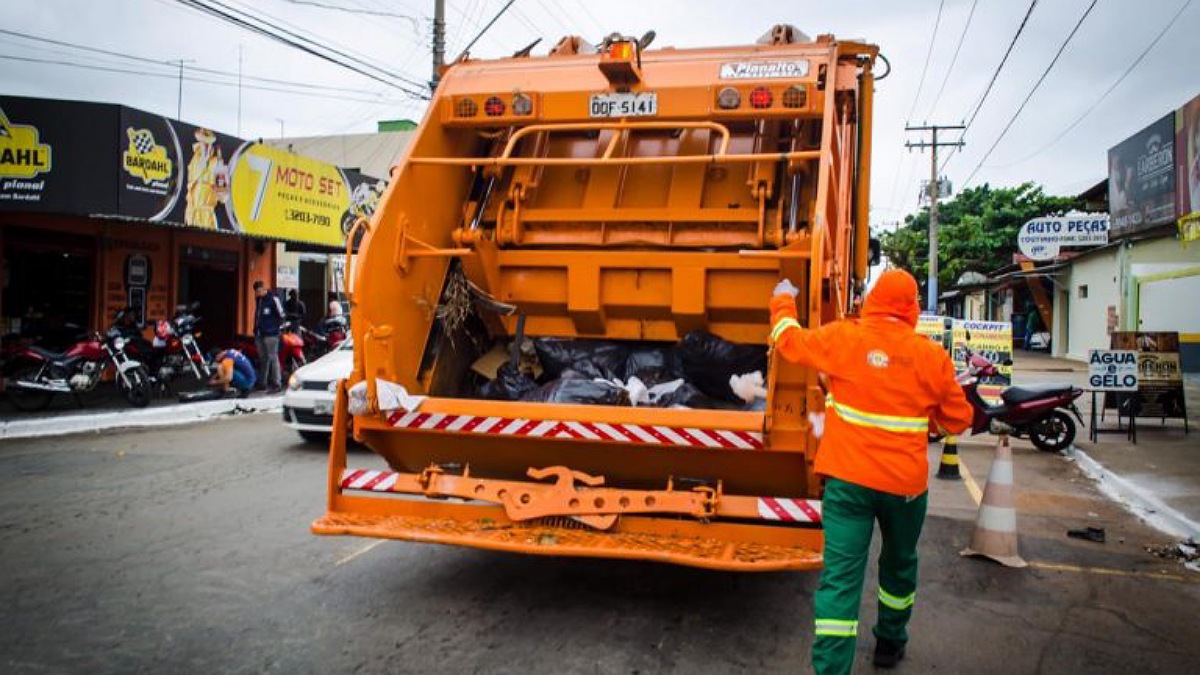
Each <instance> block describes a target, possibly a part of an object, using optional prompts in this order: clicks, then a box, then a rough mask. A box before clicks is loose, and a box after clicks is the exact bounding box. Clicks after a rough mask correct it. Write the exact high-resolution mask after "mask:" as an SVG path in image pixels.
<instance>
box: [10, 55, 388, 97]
mask: <svg viewBox="0 0 1200 675" xmlns="http://www.w3.org/2000/svg"><path fill="white" fill-rule="evenodd" d="M0 59H3V60H6V61H21V62H24V63H41V64H46V65H54V66H68V67H71V68H83V69H86V70H96V71H102V72H109V73H122V74H126V75H139V76H144V77H158V78H165V79H168V80H177V79H179V75H178V74H176V73H156V72H152V71H148V70H133V69H130V68H118V67H116V66H101V65H95V64H90V63H77V62H74V61H63V60H57V59H39V58H34V57H31V56H17V55H15V54H0ZM183 79H184V80H185V81H187V82H201V83H204V84H213V85H217V86H220V87H236V86H237V83H236V82H222V81H220V80H210V79H208V78H203V77H193V76H190V75H184V76H183ZM242 86H243V87H244V88H246V89H255V90H258V91H271V92H276V93H280V94H292V95H295V96H309V97H312V98H324V99H330V100H339V101H356V102H361V103H388V104H391V103H398V102H399V101H396V100H390V101H389V100H386V99H365V98H358V97H354V96H340V95H336V94H321V93H317V92H313V91H305V90H303V89H299V90H297V89H284V88H282V87H267V86H262V85H249V84H243V85H242Z"/></svg>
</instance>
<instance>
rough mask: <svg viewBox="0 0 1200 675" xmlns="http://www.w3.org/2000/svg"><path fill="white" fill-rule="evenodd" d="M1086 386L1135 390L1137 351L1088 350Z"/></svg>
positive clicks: (1095, 389) (1114, 389)
mask: <svg viewBox="0 0 1200 675" xmlns="http://www.w3.org/2000/svg"><path fill="white" fill-rule="evenodd" d="M1088 388H1089V389H1092V390H1094V391H1137V388H1138V357H1137V352H1135V351H1133V350H1127V349H1093V350H1091V351H1090V352H1088Z"/></svg>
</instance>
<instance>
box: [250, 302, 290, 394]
mask: <svg viewBox="0 0 1200 675" xmlns="http://www.w3.org/2000/svg"><path fill="white" fill-rule="evenodd" d="M254 297H255V303H254V346H255V347H256V348H257V349H258V369H259V372H260V373H262V383H261V384H262V385H263V386H265V387H267V393H270V394H276V393H279V392H280V391H282V389H283V376H282V374H281V373H280V370H279V332H280V330H281V329H282V328H283V321H284V318H285V313H284V310H283V303H282V302H280V301H279V296H277V295H275V293H274V292H272V291H271V290H270V289H268V288H267V287H266V285H265V284H263V282H262V281H255V282H254Z"/></svg>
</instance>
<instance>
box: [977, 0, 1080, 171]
mask: <svg viewBox="0 0 1200 675" xmlns="http://www.w3.org/2000/svg"><path fill="white" fill-rule="evenodd" d="M1099 1H1100V0H1092V2H1091V3H1090V4H1088V6H1087V9H1085V10H1083V14H1082V15H1081V16H1080V17H1079V20H1078V21H1076V22H1075V26H1074V27H1073V28H1072V29H1071V32H1070V33H1068V34H1067V38H1066V39H1065V40H1063V42H1062V44H1061V45H1059V46H1058V51H1056V52H1055V53H1054V58H1053V59H1051V60H1050V64H1049V65H1047V66H1046V69H1045V70H1043V71H1042V75H1041V77H1039V78H1038V79H1037V82H1034V83H1033V87H1032V88H1030V90H1029V93H1028V94H1026V95H1025V100H1023V101H1021V105H1019V106H1017V111H1016V112H1014V113H1013V114H1012V117H1010V118H1009V119H1008V123H1007V124H1005V125H1004V128H1003V129H1001V130H1000V135H999V136H997V137H996V140H995V141H993V142H992V145H991V147H989V148H988V150H987V152H985V153H983V157H982V158H981V159H980V160H979V163H978V164H976V165H975V168H974V169H973V170H972V171H971V175H969V176H967V179H966V180H965V181H963V187H966V186H967V185H969V184H970V183H971V179H973V178H975V175H976V174H977V173H979V169H980V168H981V167H982V166H983V163H984V162H986V161H987V159H988V157H991V156H992V152H993V151H994V150H995V149H996V146H997V145H1000V141H1002V140H1004V136H1005V135H1006V134H1007V133H1008V130H1009V129H1011V128H1012V125H1013V124H1014V123H1016V121H1017V118H1018V117H1020V116H1021V113H1022V112H1023V111H1024V110H1025V106H1026V105H1027V104H1028V103H1029V99H1031V98H1033V95H1034V93H1035V92H1037V90H1038V88H1039V87H1041V86H1042V83H1043V82H1045V81H1046V76H1047V75H1049V74H1050V71H1051V70H1053V69H1054V65H1055V64H1056V63H1058V59H1059V58H1060V57H1061V56H1062V55H1063V52H1064V51H1066V49H1067V45H1069V44H1071V40H1072V39H1073V38H1074V37H1075V34H1076V33H1078V32H1079V28H1080V26H1082V25H1083V22H1084V21H1085V20H1087V18H1088V15H1090V14H1091V13H1092V10H1093V9H1095V8H1096V3H1097V2H1099Z"/></svg>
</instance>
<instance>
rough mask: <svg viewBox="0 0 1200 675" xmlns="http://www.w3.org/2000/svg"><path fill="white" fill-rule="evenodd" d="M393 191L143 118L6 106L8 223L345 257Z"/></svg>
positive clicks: (54, 104) (13, 102)
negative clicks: (230, 241)
mask: <svg viewBox="0 0 1200 675" xmlns="http://www.w3.org/2000/svg"><path fill="white" fill-rule="evenodd" d="M384 187H385V184H384V183H383V182H382V181H376V180H375V179H373V178H370V177H367V176H364V175H362V174H361V173H359V172H357V171H352V170H343V169H339V168H338V167H336V166H333V165H330V164H326V163H324V162H319V161H317V160H315V159H311V158H308V157H302V156H300V155H295V154H292V153H290V152H286V151H284V150H280V149H275V148H271V147H268V146H265V145H262V144H260V143H256V142H248V141H243V140H242V139H239V138H234V137H233V136H229V135H226V134H222V133H219V132H216V131H213V130H212V129H207V128H204V127H198V126H195V125H192V124H187V123H185V122H180V121H178V120H173V119H170V118H167V117H163V116H161V115H153V114H151V113H148V112H145V111H142V110H135V109H133V108H126V107H124V106H118V105H110V104H100V103H81V102H75V101H54V100H46V99H31V98H21V97H12V96H0V211H5V210H7V211H38V212H55V213H69V214H78V215H112V216H121V217H125V218H131V219H135V220H143V221H149V222H153V223H163V224H173V225H185V226H188V227H195V228H200V229H205V230H212V231H217V232H227V233H231V234H244V235H249V236H255V237H262V238H265V239H276V240H282V241H295V242H304V243H311V244H318V245H322V246H329V247H336V248H339V249H341V248H344V247H345V241H346V232H347V231H348V230H349V229H350V226H351V225H352V224H353V223H354V221H355V220H356V219H357V218H359V217H368V218H369V217H370V216H371V214H372V213H373V212H374V210H375V207H376V205H377V204H378V203H379V199H380V197H381V195H382V192H383V189H384Z"/></svg>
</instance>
